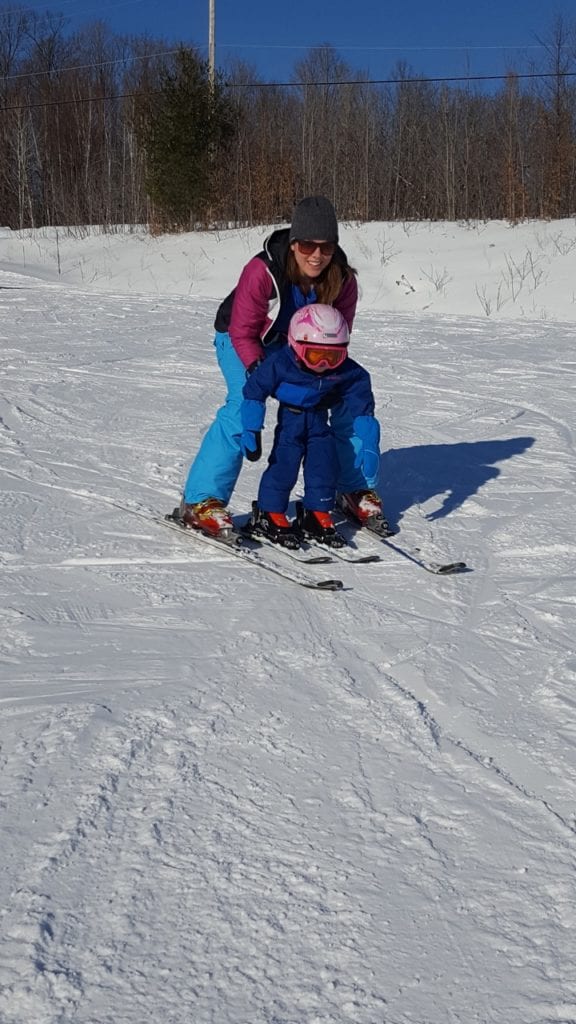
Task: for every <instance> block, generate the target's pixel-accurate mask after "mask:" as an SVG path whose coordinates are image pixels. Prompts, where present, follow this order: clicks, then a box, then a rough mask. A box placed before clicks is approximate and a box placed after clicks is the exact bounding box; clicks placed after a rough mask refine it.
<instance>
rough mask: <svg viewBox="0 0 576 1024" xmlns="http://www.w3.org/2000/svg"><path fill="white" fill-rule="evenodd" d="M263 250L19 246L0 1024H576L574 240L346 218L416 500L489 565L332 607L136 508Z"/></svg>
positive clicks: (169, 464) (9, 281)
mask: <svg viewBox="0 0 576 1024" xmlns="http://www.w3.org/2000/svg"><path fill="white" fill-rule="evenodd" d="M263 234H264V232H263V231H260V230H258V231H257V230H252V231H238V232H229V233H221V234H219V235H207V234H206V235H197V236H192V235H186V236H176V237H171V238H155V239H151V238H148V237H146V236H145V235H143V234H141V233H140V234H138V233H136V234H132V235H126V234H118V235H98V234H89V235H85V237H80V233H78V234H77V237H70V236H68V235H67V234H66V233H65V232H62V231H60V232H57V233H56V232H36V233H27V234H26V235H21V234H16V233H10V232H8V231H2V232H0V339H1V351H0V365H1V386H0V524H1V525H0V561H1V564H2V574H1V583H0V595H1V599H0V624H1V630H0V666H1V682H0V703H1V711H2V719H1V724H0V763H1V778H0V794H1V795H0V822H1V826H2V831H1V845H0V867H1V870H0V913H1V918H0V921H1V926H0V1021H1V1022H2V1024H156V1022H157V1021H159V1020H160V1021H163V1022H164V1024H349V1022H350V1024H352V1022H353V1024H448V1022H450V1024H456V1022H462V1024H488V1022H489V1024H568V1022H570V1024H573V1022H574V1021H575V1020H576V967H575V964H576V899H575V895H574V879H575V866H576V865H575V855H576V622H575V619H576V595H575V586H574V583H575V577H576V558H575V554H576V541H575V539H574V536H575V524H576V486H575V436H574V423H575V406H576V401H575V394H576V392H575V377H576V350H575V341H576V284H575V281H576V274H575V271H576V224H575V223H574V222H572V221H565V222H559V223H548V224H543V223H537V224H528V225H521V226H518V227H510V226H508V225H505V224H481V225H476V226H466V225H447V224H439V225H428V224H426V225H390V224H370V225H365V226H363V227H359V226H354V225H349V226H347V227H346V228H345V229H344V230H343V232H342V236H343V239H342V240H343V244H344V245H345V248H346V250H347V252H348V254H349V257H350V259H351V262H352V263H353V264H354V265H355V266H356V267H357V268H358V270H359V274H360V282H361V286H362V301H361V305H360V308H359V313H358V318H357V322H356V327H355V331H354V335H353V341H352V344H353V351H354V354H355V356H357V357H358V358H359V359H360V360H361V361H363V362H364V363H365V365H366V366H367V367H368V369H369V370H370V371H371V373H372V376H373V383H374V388H375V391H376V395H377V399H378V414H379V417H380V419H381V421H382V425H383V436H384V454H383V458H382V484H381V492H382V495H383V497H384V499H385V505H386V509H387V512H388V514H389V517H390V518H391V519H392V520H393V521H394V522H396V523H398V524H399V526H400V530H401V532H400V534H399V537H398V539H399V541H402V540H403V541H404V542H405V543H408V544H411V545H412V544H418V545H419V546H420V547H422V548H423V550H424V551H425V552H427V553H430V554H434V553H436V552H440V553H442V555H444V556H446V557H450V558H464V559H465V560H466V561H467V562H468V563H469V565H470V566H471V567H472V568H473V572H470V573H468V574H465V575H462V576H455V577H446V578H442V577H434V576H431V575H427V574H426V573H424V572H422V571H421V570H420V569H419V568H417V567H416V566H414V565H412V564H410V562H408V561H407V560H405V559H403V558H401V557H399V556H398V555H397V554H395V553H393V552H391V551H386V549H383V551H382V554H383V560H382V561H381V562H380V563H379V564H375V565H367V566H356V567H355V566H351V565H344V564H343V563H337V564H335V565H334V566H329V567H326V566H324V567H318V568H316V569H314V570H311V571H313V572H315V573H316V574H317V575H318V576H326V575H332V576H334V575H337V576H338V577H340V578H341V579H343V581H344V583H345V590H343V591H342V592H340V593H336V594H334V593H319V594H317V593H313V592H310V591H306V590H303V589H301V588H298V587H297V586H295V585H294V584H290V583H287V582H284V581H282V580H280V579H278V578H276V577H274V576H270V575H268V574H265V573H263V572H261V571H257V570H252V569H250V568H248V567H245V566H244V565H242V564H240V563H239V562H238V561H237V560H234V559H233V558H232V557H231V556H230V555H228V554H227V553H226V552H222V553H220V552H214V551H212V550H209V549H208V548H206V547H204V546H201V544H200V543H198V542H197V541H195V540H194V539H193V538H188V537H185V536H183V537H180V536H177V535H176V534H174V533H173V532H170V531H169V530H165V529H164V528H163V527H162V526H159V525H156V524H155V523H154V522H152V521H151V522H150V523H149V524H148V523H146V522H145V521H144V520H143V519H141V518H138V517H137V516H134V515H132V514H131V513H130V512H129V511H123V509H122V508H121V507H119V506H122V505H123V504H124V505H128V506H129V507H131V508H153V509H157V510H158V511H160V512H163V511H165V510H169V509H170V508H171V507H172V506H173V505H174V504H175V503H176V502H177V500H178V497H179V488H180V485H181V483H182V479H183V476H184V474H185V472H186V469H187V466H188V463H189V460H190V459H191V457H192V455H193V454H194V452H195V450H196V448H197V446H198V443H199V440H200V437H201V435H202V433H203V431H204V429H205V428H206V426H207V424H208V423H209V421H210V419H211V417H212V414H213V412H214V411H215V409H216V408H217V406H218V403H219V401H220V398H221V395H222V386H221V380H220V376H219V372H218V370H217V368H216V365H215V360H214V358H213V352H212V344H211V337H212V320H213V317H214V312H215V308H216V304H217V301H218V299H219V298H221V297H222V296H223V295H224V294H225V292H226V290H227V289H228V288H229V287H231V286H232V285H233V284H234V281H235V278H236V276H237V274H238V272H239V269H240V267H241V265H242V264H243V262H244V261H245V260H246V259H247V258H248V257H249V256H250V254H251V253H252V252H254V251H256V249H257V248H258V246H259V244H260V241H261V239H262V237H263ZM272 418H273V417H270V419H272ZM261 469H262V464H259V465H246V467H245V468H244V470H243V473H242V477H241V480H240V484H239V487H238V489H237V492H236V494H235V497H234V509H235V511H236V512H238V513H239V514H240V513H241V512H246V511H247V510H248V509H249V504H250V501H251V499H252V498H253V497H254V495H255V491H256V486H257V481H258V477H259V473H260V472H261Z"/></svg>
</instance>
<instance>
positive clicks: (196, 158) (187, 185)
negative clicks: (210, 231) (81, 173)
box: [145, 47, 234, 229]
mask: <svg viewBox="0 0 576 1024" xmlns="http://www.w3.org/2000/svg"><path fill="white" fill-rule="evenodd" d="M233 124H234V111H233V107H232V104H231V102H230V101H228V100H227V99H226V97H225V96H224V93H223V89H222V87H221V85H220V82H219V80H216V81H215V82H214V84H212V83H211V81H210V76H209V70H208V65H207V63H206V62H205V61H202V60H201V59H200V58H199V57H198V56H197V55H196V54H195V53H194V51H192V50H190V49H186V48H184V47H182V48H181V49H180V50H179V51H178V53H177V55H176V57H175V61H174V68H173V69H164V70H163V71H162V72H161V77H160V89H159V93H158V95H157V96H156V98H155V102H154V103H153V105H152V108H151V110H150V115H149V118H148V120H147V123H146V126H145V145H146V152H147V175H146V185H147V190H148V194H149V196H150V199H151V200H152V203H153V204H154V207H155V219H156V220H157V222H158V223H159V225H160V226H161V227H162V228H163V229H166V228H172V229H174V228H181V229H182V228H183V229H187V228H191V227H193V226H194V225H195V223H198V222H202V221H206V219H207V218H208V215H209V213H210V210H211V207H212V204H213V202H214V201H215V200H216V199H217V195H216V192H217V180H218V173H217V170H218V162H219V160H222V158H223V155H224V151H225V147H226V143H227V141H228V140H229V139H230V137H231V135H232V132H233Z"/></svg>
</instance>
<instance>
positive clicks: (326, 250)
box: [296, 241, 336, 256]
mask: <svg viewBox="0 0 576 1024" xmlns="http://www.w3.org/2000/svg"><path fill="white" fill-rule="evenodd" d="M296 245H297V246H298V251H299V252H301V253H302V255H303V256H312V253H315V252H316V249H320V252H321V253H322V255H323V256H333V255H334V253H335V252H336V242H301V241H297V242H296Z"/></svg>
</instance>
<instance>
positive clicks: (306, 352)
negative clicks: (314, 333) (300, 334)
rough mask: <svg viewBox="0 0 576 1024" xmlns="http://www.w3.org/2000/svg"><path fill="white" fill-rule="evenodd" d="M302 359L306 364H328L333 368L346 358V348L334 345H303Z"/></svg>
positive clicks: (312, 365)
mask: <svg viewBox="0 0 576 1024" xmlns="http://www.w3.org/2000/svg"><path fill="white" fill-rule="evenodd" d="M302 359H303V360H304V362H305V363H306V365H307V366H311V367H317V366H322V365H324V366H329V367H330V369H332V370H333V369H335V368H336V367H337V366H340V364H341V363H343V362H344V360H345V359H346V349H345V348H336V347H334V348H328V347H326V348H324V347H322V346H321V345H314V346H312V345H304V346H303V349H302Z"/></svg>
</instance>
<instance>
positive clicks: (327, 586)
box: [314, 580, 344, 590]
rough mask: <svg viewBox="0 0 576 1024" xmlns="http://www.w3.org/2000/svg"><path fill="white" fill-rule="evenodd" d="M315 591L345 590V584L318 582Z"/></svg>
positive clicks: (335, 581) (332, 581)
mask: <svg viewBox="0 0 576 1024" xmlns="http://www.w3.org/2000/svg"><path fill="white" fill-rule="evenodd" d="M314 589H315V590H343V589H344V584H343V582H342V580H318V582H317V583H316V585H315V587H314Z"/></svg>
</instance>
